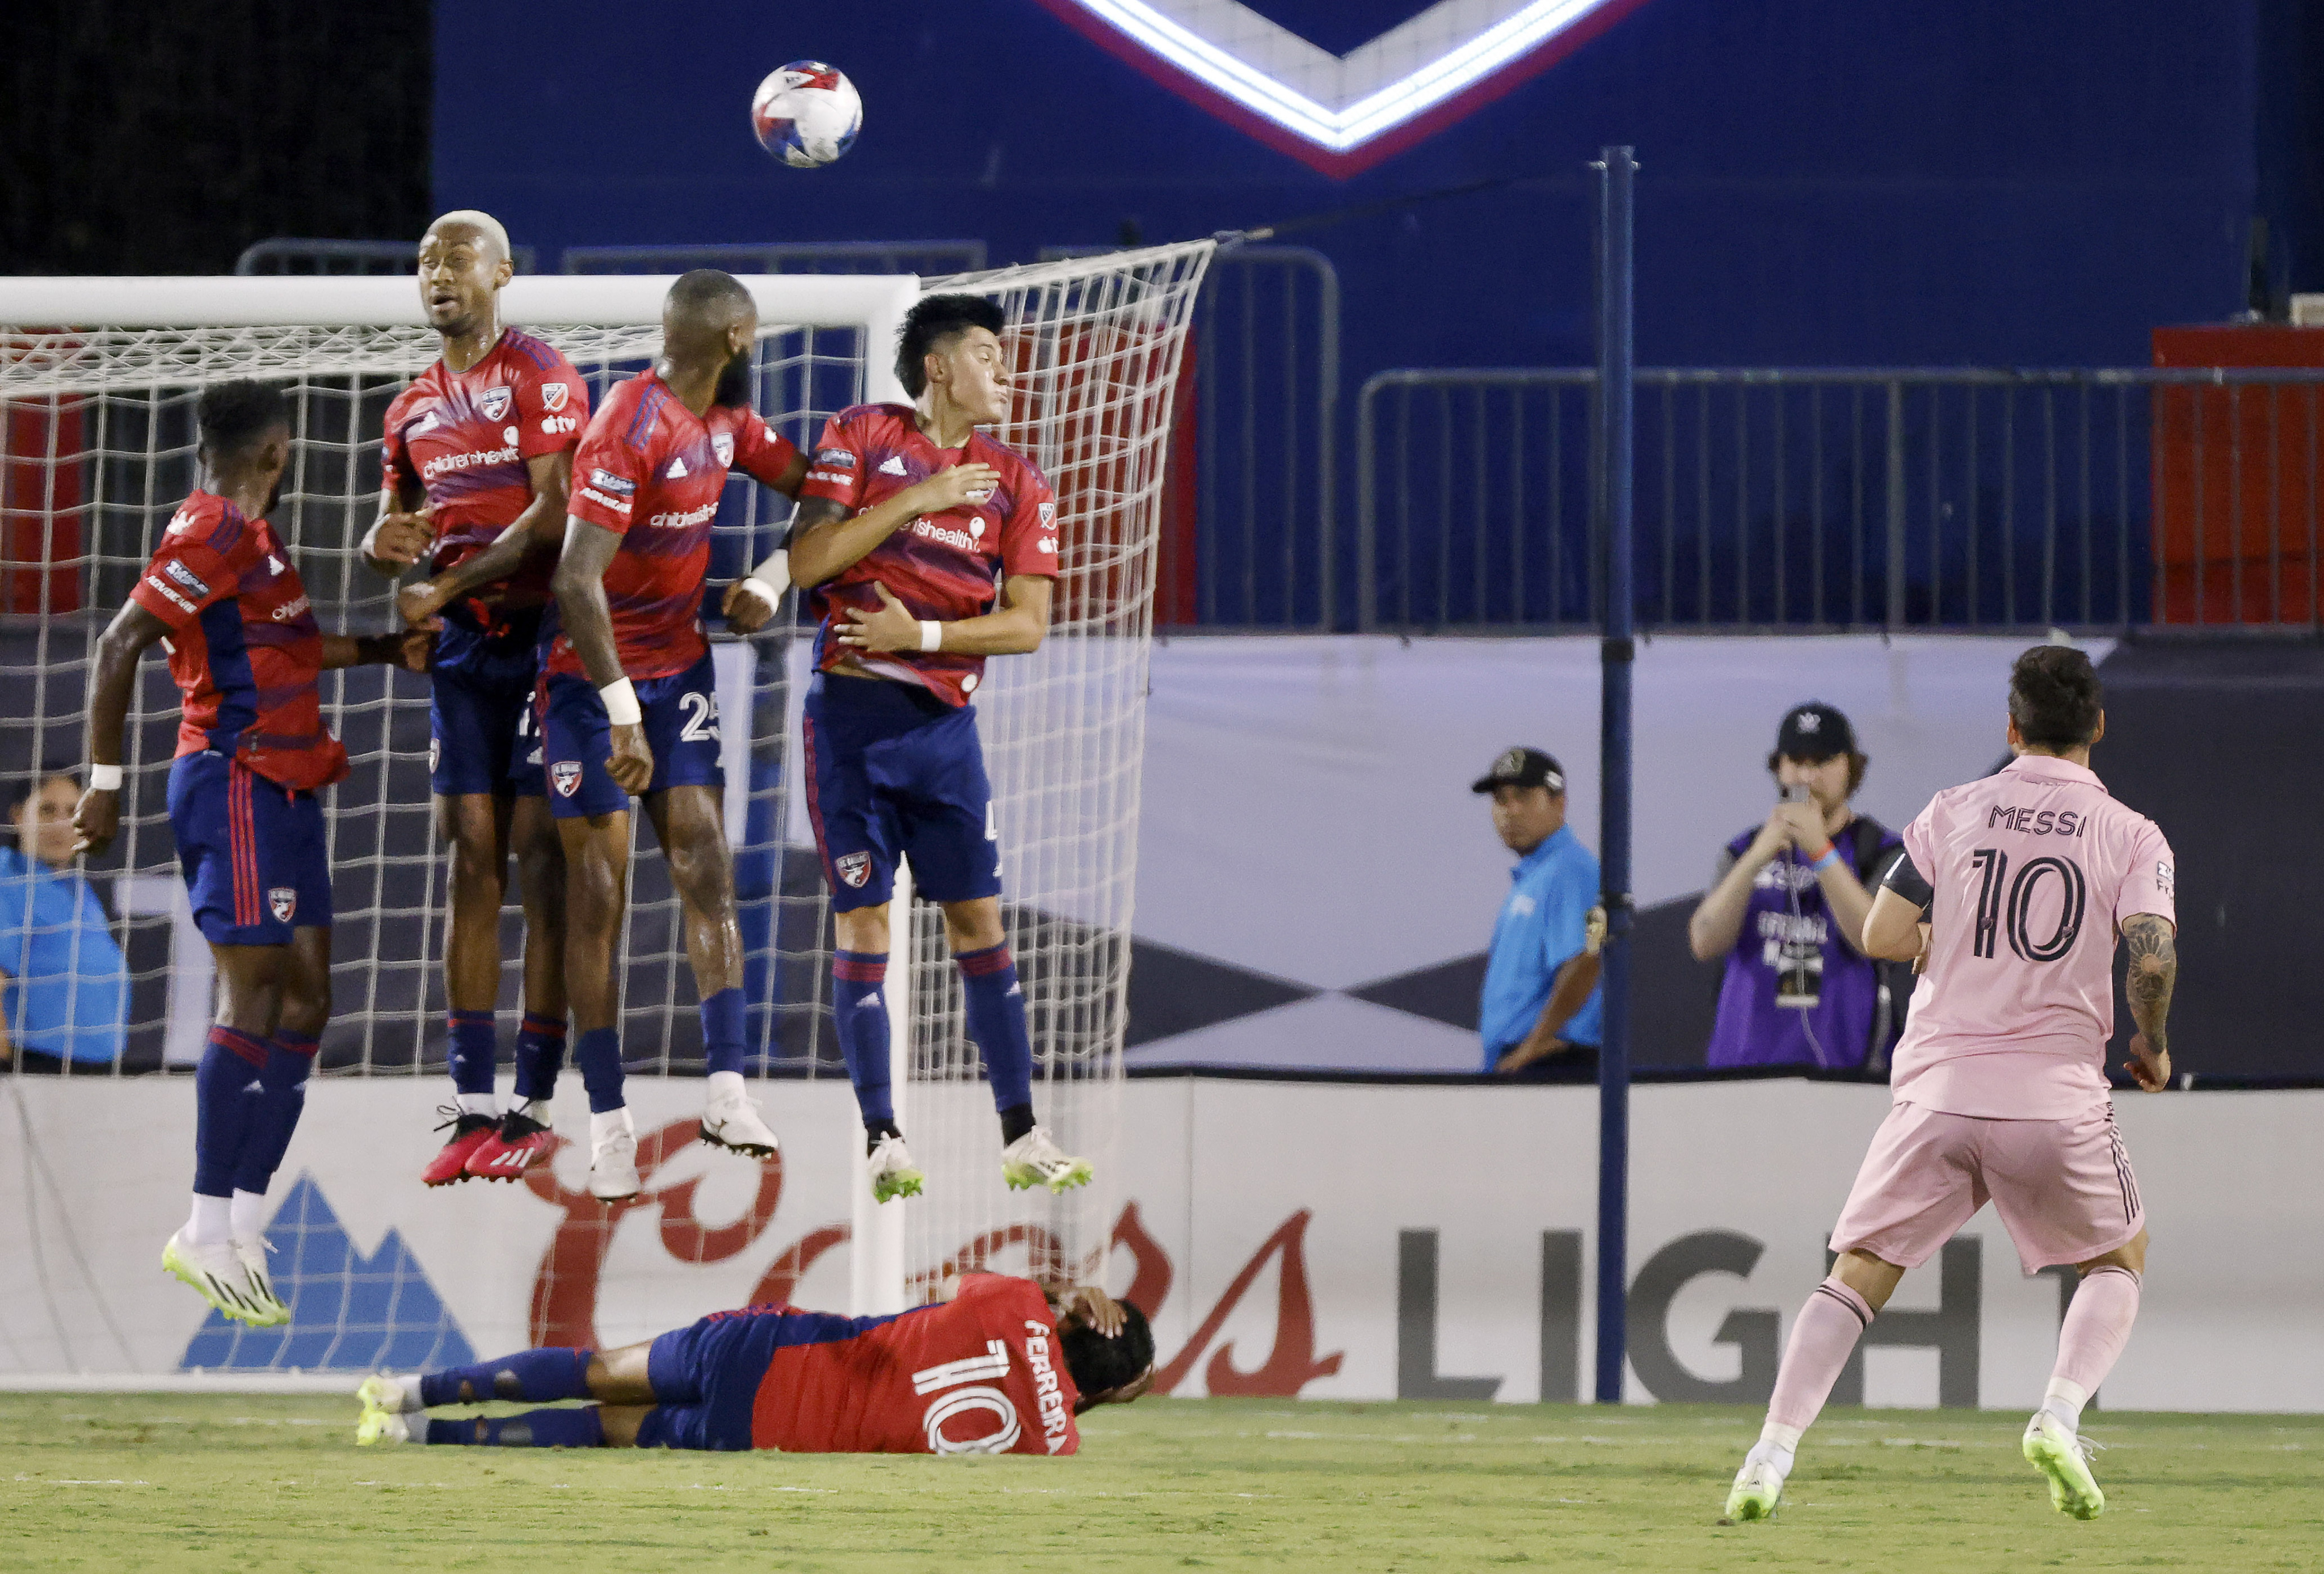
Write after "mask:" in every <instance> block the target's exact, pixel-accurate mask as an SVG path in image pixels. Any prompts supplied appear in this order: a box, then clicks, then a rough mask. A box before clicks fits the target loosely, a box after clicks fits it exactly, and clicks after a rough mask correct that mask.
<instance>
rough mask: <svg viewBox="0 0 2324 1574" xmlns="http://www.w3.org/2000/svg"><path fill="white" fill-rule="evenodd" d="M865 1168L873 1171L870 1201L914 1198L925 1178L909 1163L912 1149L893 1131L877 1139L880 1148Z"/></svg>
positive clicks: (872, 1153) (925, 1180) (925, 1181)
mask: <svg viewBox="0 0 2324 1574" xmlns="http://www.w3.org/2000/svg"><path fill="white" fill-rule="evenodd" d="M866 1166H867V1167H868V1168H869V1169H870V1171H871V1200H872V1201H875V1202H885V1201H888V1200H889V1199H890V1198H891V1197H917V1196H918V1195H919V1194H920V1187H921V1186H922V1185H924V1184H926V1183H927V1175H925V1174H921V1173H920V1166H919V1165H918V1164H914V1163H913V1162H912V1150H911V1149H910V1148H908V1147H906V1146H904V1139H903V1138H902V1137H899V1136H897V1135H896V1134H895V1133H894V1132H892V1131H891V1132H889V1133H888V1134H887V1135H885V1136H884V1137H881V1138H880V1146H877V1147H875V1148H873V1149H872V1150H871V1158H870V1159H869V1160H868V1161H866Z"/></svg>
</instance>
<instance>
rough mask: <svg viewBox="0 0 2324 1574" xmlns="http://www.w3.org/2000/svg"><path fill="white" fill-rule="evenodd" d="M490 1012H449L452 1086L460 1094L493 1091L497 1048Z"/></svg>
mask: <svg viewBox="0 0 2324 1574" xmlns="http://www.w3.org/2000/svg"><path fill="white" fill-rule="evenodd" d="M495 1038H496V1034H495V1033H494V1030H493V1014H492V1013H491V1012H490V1011H455V1012H453V1013H452V1067H451V1070H452V1089H453V1091H455V1092H460V1093H489V1092H491V1091H493V1056H494V1054H495V1052H496V1050H497V1047H498V1046H497V1045H496V1043H495Z"/></svg>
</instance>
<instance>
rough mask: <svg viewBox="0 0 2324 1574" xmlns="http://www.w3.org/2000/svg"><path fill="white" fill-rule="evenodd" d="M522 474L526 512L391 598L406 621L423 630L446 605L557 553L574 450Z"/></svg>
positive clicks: (536, 461)
mask: <svg viewBox="0 0 2324 1574" xmlns="http://www.w3.org/2000/svg"><path fill="white" fill-rule="evenodd" d="M525 473H526V474H527V475H529V476H530V478H531V481H532V502H530V503H528V504H527V505H526V506H525V511H524V512H522V513H521V514H519V515H517V517H516V518H515V519H514V520H511V521H510V522H509V525H508V528H507V529H503V531H502V532H501V533H500V535H499V537H498V538H496V539H495V540H494V541H493V544H492V545H491V546H489V547H487V548H484V550H483V551H481V552H479V553H477V554H476V555H475V557H470V558H468V559H467V560H466V562H463V563H462V564H460V565H459V566H457V567H456V568H452V569H449V570H447V571H446V572H445V573H442V574H439V575H436V577H435V578H433V579H427V580H422V581H421V582H420V584H412V585H406V586H405V587H404V588H403V590H402V591H401V593H400V594H398V595H397V596H396V598H395V605H396V610H397V611H398V612H401V613H402V614H403V621H405V622H407V623H410V625H411V626H412V627H414V628H424V627H426V626H427V624H428V623H429V621H430V620H431V619H433V618H434V617H435V616H436V614H437V613H438V612H442V611H443V610H444V608H445V606H446V605H447V603H450V602H453V601H456V600H457V599H458V598H459V597H461V596H463V595H466V594H467V593H468V592H470V591H472V590H475V589H476V588H477V587H479V586H481V585H486V584H496V583H498V582H499V581H501V580H503V579H506V578H507V577H508V576H509V575H512V574H514V573H515V572H516V571H517V570H518V569H520V568H521V567H523V566H524V563H525V559H527V558H528V557H532V556H533V555H534V554H535V553H538V552H554V551H556V550H557V548H558V545H559V544H560V543H562V542H563V541H564V539H565V504H566V502H567V499H568V498H570V497H571V496H572V495H573V451H572V450H571V449H570V448H560V449H558V451H557V452H555V453H553V454H535V455H533V456H531V457H530V458H528V459H527V460H526V461H525Z"/></svg>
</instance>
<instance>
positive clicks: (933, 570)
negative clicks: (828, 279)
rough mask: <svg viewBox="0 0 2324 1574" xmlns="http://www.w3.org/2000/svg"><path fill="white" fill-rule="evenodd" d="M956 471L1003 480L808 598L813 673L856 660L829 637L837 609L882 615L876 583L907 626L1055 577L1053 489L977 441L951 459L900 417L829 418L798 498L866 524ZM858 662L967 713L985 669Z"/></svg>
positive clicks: (892, 541)
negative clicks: (962, 468)
mask: <svg viewBox="0 0 2324 1574" xmlns="http://www.w3.org/2000/svg"><path fill="white" fill-rule="evenodd" d="M953 465H991V466H992V467H993V468H994V469H995V470H997V471H999V472H1000V473H1001V480H1000V483H999V484H998V485H997V486H996V487H995V488H994V489H993V492H992V495H991V497H988V498H986V499H985V500H984V501H983V502H973V503H964V504H963V505H962V506H961V507H959V508H956V509H953V510H950V511H947V512H945V513H941V514H932V515H928V516H927V517H924V518H921V519H916V520H912V521H910V522H909V523H908V524H906V525H904V526H903V527H902V528H901V529H898V530H897V531H896V533H895V534H894V535H892V536H890V537H889V538H887V539H886V540H884V541H882V542H881V543H880V544H879V545H878V546H877V547H874V548H871V551H869V552H867V553H865V554H864V555H863V557H862V559H861V560H860V561H858V562H857V563H856V564H855V565H854V566H853V567H851V568H849V569H847V570H846V571H845V572H844V573H843V574H840V575H837V576H836V577H835V578H833V579H831V580H828V581H826V582H825V583H824V584H819V585H817V586H816V588H815V591H814V593H813V594H811V595H810V596H809V597H808V598H807V609H808V611H809V612H812V613H813V614H814V615H815V616H816V618H817V619H819V620H821V621H822V624H823V626H822V627H821V628H820V629H818V630H817V631H816V658H817V659H816V667H817V668H818V669H819V670H822V671H825V672H828V671H829V670H830V669H831V668H832V667H835V666H837V665H838V664H839V663H840V662H841V661H842V660H844V658H846V657H847V656H848V655H850V654H851V652H850V650H849V649H848V647H846V646H844V645H842V644H841V643H840V642H839V641H838V640H837V639H835V637H834V629H833V625H834V624H835V623H837V622H838V621H841V619H842V617H843V615H844V614H843V612H842V609H843V608H845V607H850V606H856V607H862V609H863V610H864V611H866V612H871V611H873V610H875V609H877V608H878V606H879V605H880V597H879V595H878V594H877V593H875V592H874V591H873V590H872V588H871V582H872V581H873V580H875V579H876V580H878V581H879V582H880V583H881V584H884V585H886V586H887V587H888V594H890V595H892V596H894V597H895V598H896V599H897V600H898V601H900V602H902V603H904V605H905V606H907V607H908V608H909V609H910V610H911V613H912V616H914V617H916V618H929V619H934V620H936V621H939V622H954V621H959V620H960V619H962V618H973V617H977V616H980V615H982V614H983V613H985V612H991V610H992V607H993V603H994V601H995V600H996V595H995V591H996V588H997V586H998V585H999V584H1000V582H1001V580H1002V579H1005V578H1007V577H1009V576H1010V575H1019V574H1036V575H1043V576H1044V577H1047V578H1051V579H1054V578H1056V574H1057V503H1056V493H1055V492H1051V491H1050V490H1049V481H1048V477H1047V476H1045V475H1043V474H1041V472H1040V470H1039V469H1038V468H1037V466H1036V465H1034V464H1033V462H1032V461H1031V460H1029V459H1028V458H1026V457H1025V456H1023V455H1022V454H1019V453H1018V452H1017V451H1016V450H1015V449H1014V448H1010V447H1004V446H1002V445H1001V444H999V443H996V442H994V441H993V440H992V439H991V437H986V436H985V435H984V434H983V433H982V432H974V433H972V434H970V436H969V439H968V441H967V442H966V443H965V444H964V445H962V446H961V447H960V449H959V451H958V452H957V453H955V452H954V451H952V450H949V449H945V448H939V447H937V446H936V444H935V443H934V442H932V441H931V440H930V439H929V437H928V436H927V433H925V432H923V431H921V430H920V426H919V421H918V418H917V417H916V416H915V415H914V413H913V412H912V410H910V409H909V408H908V407H907V406H904V405H900V404H859V405H857V406H855V407H854V408H853V409H852V410H841V411H840V412H839V413H838V414H837V415H835V416H834V417H832V418H831V419H830V420H829V421H828V422H827V423H825V427H824V428H823V437H822V438H821V440H820V441H818V442H817V443H816V446H815V457H814V463H813V464H812V465H810V466H809V467H808V470H807V483H806V484H805V485H803V486H801V487H800V488H799V497H800V499H801V501H805V500H806V499H807V498H810V497H821V498H828V499H829V500H830V501H831V502H836V503H841V504H844V506H845V507H846V509H847V511H848V512H850V513H861V512H862V511H864V510H865V509H868V508H871V507H873V506H875V505H877V504H879V503H881V502H886V501H887V500H888V499H889V498H891V497H893V496H895V495H896V493H898V492H901V491H903V490H904V489H905V488H906V487H908V486H911V485H915V484H917V483H919V482H922V481H925V480H927V478H928V477H929V476H931V475H933V474H936V472H937V471H939V470H946V469H949V468H951V467H952V466H953ZM853 655H854V657H855V660H856V664H857V665H859V666H861V667H863V668H864V669H865V670H867V671H870V672H876V673H878V674H879V675H880V676H881V677H890V678H894V679H896V680H897V681H899V682H902V683H911V684H918V685H920V686H923V687H925V688H927V689H928V690H929V691H931V692H932V693H934V694H935V695H936V696H937V697H938V698H939V699H942V700H943V701H945V704H954V705H963V704H967V703H968V696H969V695H972V694H973V693H975V692H976V686H977V685H978V683H980V682H981V681H982V678H983V674H984V658H983V657H982V656H964V655H962V654H960V653H959V652H957V651H952V650H936V651H930V652H928V653H927V654H925V655H924V654H922V653H921V652H919V651H918V650H890V651H883V652H881V654H879V655H869V654H866V653H864V652H862V651H855V652H853Z"/></svg>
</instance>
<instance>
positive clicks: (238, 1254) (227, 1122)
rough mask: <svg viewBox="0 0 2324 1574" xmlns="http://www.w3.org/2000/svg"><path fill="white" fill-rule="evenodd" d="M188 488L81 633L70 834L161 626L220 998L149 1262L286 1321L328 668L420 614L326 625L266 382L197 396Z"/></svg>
mask: <svg viewBox="0 0 2324 1574" xmlns="http://www.w3.org/2000/svg"><path fill="white" fill-rule="evenodd" d="M194 419H195V428H196V433H197V439H196V440H197V445H198V446H197V454H198V458H199V461H200V464H201V469H202V474H201V487H200V489H199V490H198V491H197V492H194V493H193V494H192V495H191V496H190V497H189V498H187V499H186V501H185V502H184V503H183V504H181V505H180V507H179V509H178V511H177V512H176V513H175V514H174V515H172V516H171V520H170V524H169V528H168V529H166V530H165V531H164V532H163V533H162V536H161V546H160V548H158V549H157V550H156V551H155V552H154V554H153V560H152V563H150V564H149V565H147V566H146V569H145V572H144V574H143V576H142V577H140V578H139V580H138V581H137V584H136V585H135V587H134V588H133V589H132V590H131V591H130V593H129V601H128V603H127V604H126V605H124V607H123V608H122V609H121V612H120V613H119V615H117V616H116V617H115V619H114V620H113V623H112V626H111V627H109V628H107V629H106V631H105V634H104V637H103V638H102V639H100V640H98V641H97V650H96V654H95V659H94V660H93V661H92V663H91V664H90V669H89V679H88V790H87V791H86V792H84V793H83V794H82V795H81V800H80V805H79V806H78V808H77V809H76V810H75V811H74V813H73V824H74V826H75V828H76V829H78V832H79V833H80V839H79V842H78V850H79V851H85V852H92V853H101V852H103V851H105V850H106V848H107V847H109V846H110V845H112V842H113V839H114V837H115V834H116V833H118V832H119V830H120V825H121V780H122V775H121V733H122V727H123V724H124V722H125V720H126V719H127V716H128V713H129V700H130V695H131V694H132V693H133V692H134V689H135V688H136V686H137V662H138V658H140V657H142V656H143V655H144V653H145V650H146V649H147V647H149V646H151V645H152V644H153V643H154V642H155V641H157V640H158V641H160V642H161V645H162V646H163V648H164V649H167V650H168V651H169V653H170V676H171V678H172V679H174V680H175V681H176V683H177V686H178V688H179V691H180V694H181V695H183V701H182V704H183V706H184V717H183V719H182V720H181V721H180V723H179V726H178V751H177V758H176V759H175V760H174V761H173V762H172V763H171V767H170V830H171V834H172V835H173V836H174V837H175V838H176V841H177V844H178V862H179V866H180V868H181V869H182V870H184V872H185V877H186V892H187V895H188V897H189V898H190V900H191V904H192V907H193V913H194V922H195V923H196V924H198V925H200V927H201V931H202V935H203V938H205V939H207V940H208V942H209V943H210V955H211V956H212V958H213V959H214V960H215V962H216V964H217V980H218V988H217V1019H216V1022H215V1024H214V1025H213V1026H211V1028H210V1031H209V1042H208V1045H207V1046H206V1047H205V1048H204V1049H203V1051H202V1058H201V1063H200V1064H199V1065H198V1067H197V1068H196V1069H195V1072H194V1207H193V1215H192V1217H191V1218H190V1219H189V1220H187V1222H186V1227H185V1228H184V1229H180V1230H179V1231H178V1232H177V1233H176V1234H175V1235H173V1236H171V1238H170V1240H169V1244H168V1245H167V1246H165V1247H162V1249H161V1266H163V1267H164V1268H166V1269H168V1270H169V1271H170V1272H171V1273H172V1274H174V1275H177V1276H178V1277H179V1278H180V1279H182V1280H184V1281H185V1282H186V1283H187V1284H190V1285H191V1286H193V1288H194V1289H195V1290H196V1291H198V1293H200V1295H201V1297H202V1299H203V1300H205V1301H207V1302H209V1303H210V1304H211V1305H212V1306H214V1307H216V1308H217V1310H218V1311H219V1312H224V1313H225V1314H226V1316H228V1317H232V1318H238V1319H240V1320H241V1321H244V1322H247V1323H250V1324H252V1325H253V1326H254V1327H260V1328H265V1327H272V1326H273V1325H274V1324H277V1323H283V1322H288V1321H291V1312H290V1309H289V1308H288V1307H286V1306H284V1305H283V1304H282V1302H281V1300H279V1299H278V1298H277V1297H276V1295H275V1293H274V1289H273V1286H272V1284H271V1283H270V1282H269V1280H268V1276H267V1273H266V1242H265V1238H264V1236H263V1233H262V1230H261V1212H262V1210H263V1207H264V1205H265V1201H266V1188H267V1184H268V1183H269V1182H270V1181H272V1178H273V1175H274V1171H275V1169H276V1167H277V1166H278V1165H280V1164H281V1162H282V1155H283V1151H284V1150H285V1149H286V1148H287V1147H289V1146H290V1143H291V1132H292V1131H293V1130H295V1129H296V1128H297V1127H298V1125H299V1112H300V1110H301V1109H304V1108H305V1106H306V1102H307V1087H306V1083H307V1072H308V1070H309V1067H310V1066H311V1065H312V1064H313V1063H314V1059H315V1049H316V1045H317V1043H318V1040H319V1039H320V1038H321V1037H322V1033H323V1025H324V1023H325V1022H326V1021H327V1020H328V1019H329V1017H330V1014H331V866H330V861H329V856H328V853H327V851H326V842H325V840H324V827H323V805H322V804H321V802H320V801H319V800H318V797H317V796H316V795H317V794H318V793H320V792H321V791H322V789H323V788H325V787H328V786H329V785H330V784H331V783H333V782H336V781H337V780H339V779H341V778H344V777H345V776H346V774H347V751H346V749H345V748H344V747H342V746H341V744H340V742H339V741H338V740H337V738H334V737H332V736H331V733H330V731H329V729H328V728H327V727H325V726H324V725H323V712H322V705H321V701H320V697H319V695H318V692H317V687H316V679H317V677H318V676H319V675H320V674H321V673H323V672H324V671H326V670H328V669H331V668H336V667H356V666H362V665H365V664H369V663H392V664H394V665H397V666H401V667H405V668H407V669H409V670H410V671H413V672H424V671H426V670H427V668H428V647H429V638H430V636H429V635H427V634H424V633H409V634H375V635H363V636H355V635H347V634H326V633H324V632H323V631H321V630H320V629H319V628H318V627H317V626H316V623H315V614H314V612H313V610H312V609H311V608H310V607H309V604H308V601H307V592H306V589H305V587H304V586H303V585H301V584H300V581H299V571H298V569H296V568H294V567H292V566H291V552H290V548H287V547H285V546H284V545H283V544H282V538H281V537H280V536H278V535H276V534H275V533H274V527H273V526H272V525H271V524H269V523H268V522H267V519H266V515H267V513H268V512H269V511H271V510H272V508H273V506H274V503H275V501H276V499H277V497H278V496H279V495H280V493H281V484H282V472H283V470H284V468H285V467H286V466H287V465H289V464H290V462H291V410H290V407H289V405H288V404H286V403H285V402H284V400H283V398H282V395H281V391H279V390H277V389H275V388H272V387H271V386H269V385H267V384H265V383H262V382H222V383H218V384H217V385H216V386H214V387H211V388H209V389H207V390H205V391H204V392H203V393H202V396H201V400H200V402H199V404H198V406H197V407H196V410H195V418H194Z"/></svg>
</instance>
